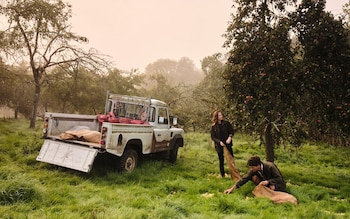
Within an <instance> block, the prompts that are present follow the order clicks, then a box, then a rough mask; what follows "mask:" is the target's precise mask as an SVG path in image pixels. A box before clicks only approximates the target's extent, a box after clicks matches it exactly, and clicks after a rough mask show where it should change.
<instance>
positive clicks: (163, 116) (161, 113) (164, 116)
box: [158, 108, 168, 124]
mask: <svg viewBox="0 0 350 219" xmlns="http://www.w3.org/2000/svg"><path fill="white" fill-rule="evenodd" d="M158 123H159V124H168V111H167V109H166V108H159V109H158Z"/></svg>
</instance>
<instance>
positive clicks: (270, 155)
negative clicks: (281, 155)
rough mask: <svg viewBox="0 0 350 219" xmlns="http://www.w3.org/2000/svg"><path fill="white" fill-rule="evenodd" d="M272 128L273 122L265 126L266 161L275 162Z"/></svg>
mask: <svg viewBox="0 0 350 219" xmlns="http://www.w3.org/2000/svg"><path fill="white" fill-rule="evenodd" d="M271 130H272V125H271V123H268V124H266V127H265V153H266V161H270V162H274V160H275V153H274V143H273V138H272V133H271Z"/></svg>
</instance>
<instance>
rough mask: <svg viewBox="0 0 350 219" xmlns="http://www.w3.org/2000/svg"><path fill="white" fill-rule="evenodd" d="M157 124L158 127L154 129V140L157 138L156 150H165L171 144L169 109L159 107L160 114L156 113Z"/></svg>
mask: <svg viewBox="0 0 350 219" xmlns="http://www.w3.org/2000/svg"><path fill="white" fill-rule="evenodd" d="M156 120H157V121H156V122H157V125H156V127H155V129H154V138H155V145H154V147H155V149H156V151H158V150H159V149H165V148H168V147H169V143H170V139H171V136H170V133H169V125H170V124H169V122H170V121H169V115H168V108H166V107H159V108H158V112H157V113H156Z"/></svg>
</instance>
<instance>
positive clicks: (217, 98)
mask: <svg viewBox="0 0 350 219" xmlns="http://www.w3.org/2000/svg"><path fill="white" fill-rule="evenodd" d="M201 64H202V71H203V73H204V79H203V80H202V81H201V82H200V83H199V84H198V85H197V86H196V87H195V89H194V90H193V93H192V95H191V98H190V100H189V101H191V102H188V103H187V104H186V106H187V107H191V108H192V109H189V110H188V111H189V112H191V113H190V114H187V117H188V119H187V120H189V121H191V123H192V126H193V129H194V130H201V131H206V132H208V131H209V130H210V125H211V116H212V113H213V111H214V110H217V109H219V110H222V111H223V112H224V114H225V116H229V117H230V116H231V115H229V113H230V112H231V111H232V110H231V109H229V106H230V105H229V104H228V103H231V100H228V99H227V97H226V96H225V90H224V84H225V79H224V77H223V73H224V69H225V65H224V60H223V55H222V54H220V53H217V54H214V55H212V56H207V57H205V58H203V59H202V60H201ZM192 106H194V107H192ZM193 115H196V116H193ZM229 119H230V120H231V121H232V117H231V118H229Z"/></svg>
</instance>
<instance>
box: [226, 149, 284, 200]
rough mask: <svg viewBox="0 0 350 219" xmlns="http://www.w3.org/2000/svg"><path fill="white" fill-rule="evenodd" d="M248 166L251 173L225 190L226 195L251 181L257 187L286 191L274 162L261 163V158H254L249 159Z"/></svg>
mask: <svg viewBox="0 0 350 219" xmlns="http://www.w3.org/2000/svg"><path fill="white" fill-rule="evenodd" d="M247 165H248V166H249V171H248V173H246V174H245V175H244V176H243V177H242V178H241V179H240V180H238V181H237V182H236V183H235V184H234V185H233V186H232V187H231V188H229V189H227V190H225V193H226V194H230V193H231V192H232V191H233V190H235V189H238V188H239V187H241V186H242V185H244V184H245V183H247V182H248V181H249V180H252V181H253V182H254V184H255V185H259V184H260V185H264V186H266V187H268V188H270V189H271V190H275V191H282V192H285V191H286V183H285V182H284V180H283V177H282V174H281V172H280V171H279V169H278V168H277V166H276V165H275V164H274V163H272V162H261V160H260V157H258V156H252V157H250V158H249V160H248V162H247Z"/></svg>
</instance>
